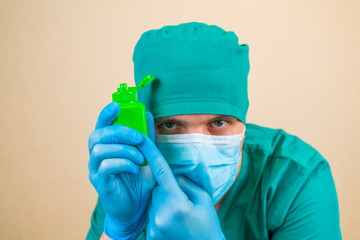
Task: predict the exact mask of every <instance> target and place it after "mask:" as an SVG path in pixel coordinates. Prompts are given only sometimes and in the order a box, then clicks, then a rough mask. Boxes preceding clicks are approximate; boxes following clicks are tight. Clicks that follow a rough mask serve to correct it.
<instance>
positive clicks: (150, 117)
mask: <svg viewBox="0 0 360 240" xmlns="http://www.w3.org/2000/svg"><path fill="white" fill-rule="evenodd" d="M146 121H147V129H148V136H149V138H150V139H151V140H152V141H153V142H155V124H154V116H153V115H152V114H151V112H149V111H146Z"/></svg>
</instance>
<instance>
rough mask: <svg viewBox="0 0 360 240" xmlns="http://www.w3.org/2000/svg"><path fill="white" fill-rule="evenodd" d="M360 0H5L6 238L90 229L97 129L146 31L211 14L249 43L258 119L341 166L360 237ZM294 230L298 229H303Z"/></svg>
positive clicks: (347, 234) (128, 75)
mask: <svg viewBox="0 0 360 240" xmlns="http://www.w3.org/2000/svg"><path fill="white" fill-rule="evenodd" d="M359 9H360V1H358V0H353V1H351V0H336V1H335V0H319V1H314V0H311V1H310V0H304V1H291V0H274V1H265V0H263V1H249V0H246V1H239V0H231V1H227V0H223V1H194V0H183V1H169V0H164V1H120V0H117V1H115V0H111V1H90V0H86V1H85V0H79V1H73V0H63V1H60V0H59V1H55V0H53V1H40V0H33V1H27V0H24V1H20V0H1V1H0V84H1V85H0V114H1V118H0V159H1V174H0V189H1V198H0V199H1V200H0V232H1V236H0V238H1V239H84V238H85V235H86V233H87V230H88V228H89V224H90V215H91V213H92V210H93V208H94V206H95V203H96V198H97V195H96V192H95V190H94V189H93V187H92V186H91V184H90V182H89V180H88V170H87V162H88V152H87V141H88V135H89V134H90V132H91V131H92V130H93V127H94V125H95V121H96V119H97V115H98V114H99V112H100V110H101V109H102V108H103V107H104V106H105V105H106V104H107V103H109V102H110V101H111V94H112V93H113V92H114V91H115V90H116V88H117V87H118V85H119V84H120V82H128V83H130V84H133V64H132V52H133V49H134V46H135V44H136V41H137V40H138V39H139V37H140V35H141V33H142V32H144V31H146V30H149V29H154V28H160V27H162V26H163V25H169V24H179V23H182V22H188V21H200V22H205V23H208V24H216V25H219V26H221V27H222V28H224V29H225V30H233V31H234V32H235V33H236V34H237V35H238V37H239V42H240V43H247V44H248V45H249V47H250V61H251V70H250V75H249V96H250V109H249V114H248V121H249V122H252V123H257V124H259V125H263V126H267V127H272V128H283V129H285V130H286V131H288V132H289V133H292V134H295V135H298V136H299V137H301V138H302V139H303V140H305V141H307V142H308V143H310V144H311V145H313V146H314V147H315V148H317V149H318V150H319V151H320V153H322V155H323V156H324V157H325V158H327V159H328V161H329V162H330V165H331V167H332V172H333V176H334V179H335V183H336V187H337V191H338V196H339V202H340V215H341V227H342V232H343V238H344V239H360V233H359V231H358V227H359V223H360V213H359V212H360V207H359V205H360V188H359V183H360V174H359V167H360V163H359V162H360V161H359V160H360V158H359V153H358V150H359V149H360V146H359V143H360V140H359V137H360V130H359V129H360V126H359V124H358V123H359V122H360V115H359V109H360V106H359V105H360V98H359V90H360V84H359V80H360V78H359V77H360V70H359V68H360V67H359V63H360V47H359V43H360V31H359V29H360V26H359V25H360V24H359V23H360V14H359ZM294 239H295V237H294Z"/></svg>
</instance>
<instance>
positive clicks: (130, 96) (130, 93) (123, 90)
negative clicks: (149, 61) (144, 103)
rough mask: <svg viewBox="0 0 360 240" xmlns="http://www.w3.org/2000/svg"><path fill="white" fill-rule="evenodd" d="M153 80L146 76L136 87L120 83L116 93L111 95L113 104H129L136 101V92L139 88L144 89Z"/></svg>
mask: <svg viewBox="0 0 360 240" xmlns="http://www.w3.org/2000/svg"><path fill="white" fill-rule="evenodd" d="M153 79H154V77H153V76H151V75H150V74H148V75H146V76H145V77H144V78H143V79H142V80H141V82H140V83H139V84H138V85H137V86H136V87H128V86H127V84H126V83H121V84H120V87H119V88H118V89H117V92H114V93H113V94H112V98H113V101H114V102H129V101H137V94H136V92H137V90H138V89H140V88H141V87H145V86H146V85H147V84H148V83H150V82H151V81H152V80H153Z"/></svg>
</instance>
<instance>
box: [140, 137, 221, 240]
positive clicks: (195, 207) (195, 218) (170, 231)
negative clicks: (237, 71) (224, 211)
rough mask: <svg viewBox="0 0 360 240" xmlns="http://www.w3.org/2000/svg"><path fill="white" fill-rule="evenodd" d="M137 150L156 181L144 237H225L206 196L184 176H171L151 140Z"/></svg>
mask: <svg viewBox="0 0 360 240" xmlns="http://www.w3.org/2000/svg"><path fill="white" fill-rule="evenodd" d="M139 149H140V150H141V152H142V153H143V154H144V156H145V157H146V159H147V161H148V163H149V165H150V167H151V170H152V172H153V174H154V176H155V178H156V181H157V182H158V185H159V186H157V187H156V188H155V189H154V190H153V192H152V205H151V209H150V214H149V223H148V226H147V230H146V238H147V239H151V240H152V239H166V240H168V239H186V240H190V239H196V240H198V239H202V240H203V239H225V237H224V234H223V233H222V230H221V227H220V222H219V219H218V216H217V213H216V210H215V207H214V205H213V202H212V199H211V197H210V195H209V194H208V193H207V192H206V191H205V190H203V189H202V188H201V187H199V186H198V185H197V184H195V183H194V182H192V181H191V180H189V179H188V178H186V177H184V176H179V177H178V178H177V180H176V179H175V177H174V175H173V173H172V171H171V169H170V167H169V165H168V163H167V162H166V161H165V159H164V157H163V156H162V155H161V153H160V152H159V150H158V149H157V148H156V146H155V144H154V143H153V142H152V141H144V142H143V143H142V144H141V145H139Z"/></svg>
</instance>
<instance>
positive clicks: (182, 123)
mask: <svg viewBox="0 0 360 240" xmlns="http://www.w3.org/2000/svg"><path fill="white" fill-rule="evenodd" d="M244 127H245V125H244V124H243V123H242V122H241V121H240V120H238V119H237V118H236V117H233V116H228V115H216V114H185V115H175V116H169V117H161V118H156V119H155V134H188V133H202V134H206V135H234V134H240V133H242V132H243V129H244Z"/></svg>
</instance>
